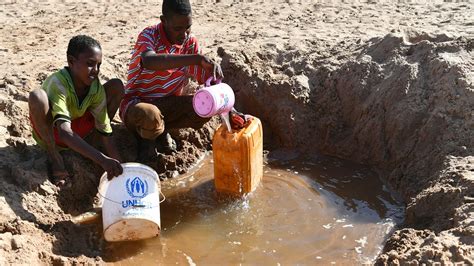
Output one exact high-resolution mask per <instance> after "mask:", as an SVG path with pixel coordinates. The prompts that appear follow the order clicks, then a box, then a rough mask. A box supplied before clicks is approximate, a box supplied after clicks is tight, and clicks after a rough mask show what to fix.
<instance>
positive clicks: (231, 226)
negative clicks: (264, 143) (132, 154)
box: [104, 153, 403, 265]
mask: <svg viewBox="0 0 474 266" xmlns="http://www.w3.org/2000/svg"><path fill="white" fill-rule="evenodd" d="M270 155H272V154H270ZM291 157H295V156H292V155H291V154H288V153H281V154H278V153H275V156H274V158H272V156H270V157H269V159H267V160H266V162H265V166H264V177H263V179H262V183H261V184H260V186H259V187H258V188H257V190H256V191H254V192H253V193H251V194H250V195H248V196H247V197H245V198H244V199H238V200H235V199H233V200H231V199H222V198H221V197H219V195H218V194H217V193H216V191H215V190H214V186H213V161H212V155H210V156H207V157H206V158H204V160H203V161H202V162H201V163H200V164H199V165H198V166H197V167H196V168H195V169H193V170H192V171H190V172H189V174H186V175H183V176H180V177H178V178H175V179H170V180H166V181H163V182H162V191H163V193H164V195H165V196H166V200H165V201H164V202H163V203H162V204H161V206H160V208H161V223H162V231H161V235H160V236H159V237H157V238H154V239H149V240H144V241H137V242H121V243H108V244H106V246H105V257H104V259H105V260H106V261H109V262H114V264H116V265H137V264H141V265H156V264H179V265H186V264H189V265H199V264H215V263H218V264H221V265H228V264H258V265H263V264H265V265H267V264H274V265H278V264H284V263H286V264H288V263H291V264H295V263H296V264H297V263H301V264H314V263H318V264H319V263H322V264H354V263H357V264H362V263H370V262H371V261H373V259H374V258H375V257H376V255H377V254H378V253H379V252H380V251H381V248H382V247H383V243H384V241H385V239H386V237H387V235H388V234H389V233H390V231H391V230H392V229H393V228H394V226H395V225H396V224H397V223H400V222H401V220H402V217H403V208H402V207H401V206H402V204H401V203H400V202H399V201H398V200H396V198H397V197H396V196H395V195H394V194H393V193H392V192H391V191H389V190H388V189H387V187H386V186H385V185H384V183H383V182H382V181H381V180H380V179H379V177H378V176H377V175H376V174H375V173H374V172H373V171H371V170H370V169H368V168H366V167H364V166H361V165H356V164H353V163H350V162H346V161H342V160H339V159H334V158H329V157H323V156H312V157H305V158H291Z"/></svg>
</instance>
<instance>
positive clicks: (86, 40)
mask: <svg viewBox="0 0 474 266" xmlns="http://www.w3.org/2000/svg"><path fill="white" fill-rule="evenodd" d="M94 47H97V48H99V49H102V47H100V43H99V42H98V41H97V40H95V39H94V38H92V37H90V36H87V35H77V36H74V37H72V38H71V40H69V44H68V46H67V55H71V56H73V57H76V58H77V57H78V56H79V54H80V53H82V52H85V51H86V50H87V49H91V48H94Z"/></svg>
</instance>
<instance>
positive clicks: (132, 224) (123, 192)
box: [99, 163, 161, 242]
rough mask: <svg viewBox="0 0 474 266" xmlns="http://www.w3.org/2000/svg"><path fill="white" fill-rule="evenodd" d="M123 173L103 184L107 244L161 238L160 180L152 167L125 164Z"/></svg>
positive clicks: (105, 180) (103, 212)
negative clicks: (108, 242)
mask: <svg viewBox="0 0 474 266" xmlns="http://www.w3.org/2000/svg"><path fill="white" fill-rule="evenodd" d="M122 167H123V173H122V174H121V175H120V176H117V177H114V178H113V179H112V180H108V179H107V173H104V174H103V175H102V177H101V180H100V185H99V195H100V196H101V197H102V199H101V201H102V222H103V225H104V238H105V240H107V241H110V242H113V241H130V240H139V239H145V238H151V237H155V236H157V235H159V234H160V228H161V221H160V194H161V188H160V179H159V178H158V174H157V173H156V172H155V171H154V170H153V169H152V168H150V167H148V166H146V165H143V164H139V163H123V164H122Z"/></svg>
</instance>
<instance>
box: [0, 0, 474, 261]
mask: <svg viewBox="0 0 474 266" xmlns="http://www.w3.org/2000/svg"><path fill="white" fill-rule="evenodd" d="M300 2H301V3H300ZM160 13H161V7H160V4H157V3H155V2H144V1H141V2H138V1H134V2H131V3H130V2H129V3H118V2H113V1H94V2H90V3H89V2H88V3H72V2H70V1H47V2H46V3H30V2H27V1H3V2H2V3H1V4H0V36H2V37H1V39H0V62H1V63H2V68H0V133H1V137H0V173H1V177H2V178H1V179H0V208H1V209H0V210H1V211H0V265H3V264H39V263H55V264H56V263H57V264H68V263H72V262H90V263H101V262H102V258H101V257H100V254H101V250H100V248H101V245H100V241H97V240H98V239H99V240H100V238H101V237H100V234H99V233H97V232H96V230H94V228H93V227H87V226H82V227H77V226H75V225H73V224H72V223H71V222H70V221H69V220H70V218H71V215H75V214H78V213H81V212H83V211H85V210H87V209H88V208H90V207H91V206H92V204H93V195H94V194H95V190H96V185H97V182H98V176H99V175H100V174H101V173H100V172H101V171H100V169H99V168H98V167H97V166H94V165H92V164H91V163H90V162H88V161H87V160H85V159H83V158H81V157H80V156H77V155H74V154H72V153H68V154H66V156H67V160H66V161H67V162H66V163H67V164H68V167H69V168H70V169H72V170H73V172H74V173H75V181H74V185H73V190H71V191H68V192H65V193H63V192H61V193H58V191H57V190H56V188H55V187H54V186H52V185H51V183H50V182H49V181H48V180H47V175H46V172H47V169H46V163H45V161H46V157H45V155H44V154H43V153H42V151H41V150H40V149H39V148H38V147H36V146H35V145H34V141H33V140H32V138H31V133H30V127H29V123H28V115H27V114H28V106H27V97H28V92H29V91H31V90H32V89H34V88H37V87H39V86H40V84H41V82H42V81H43V80H44V79H45V78H46V77H47V75H49V74H50V73H52V72H53V71H55V70H57V69H59V68H61V67H63V66H64V65H65V64H66V57H65V51H66V47H67V43H68V41H69V39H70V38H71V37H72V36H74V35H76V34H79V33H83V34H88V35H91V36H93V37H95V38H97V39H98V40H99V41H100V42H101V44H102V47H103V53H104V58H103V61H104V63H103V66H102V69H101V79H102V80H104V81H105V80H108V79H111V78H116V77H118V78H120V79H122V80H124V81H125V73H126V69H127V61H128V58H129V53H130V51H131V47H132V45H133V44H134V41H135V38H136V36H137V34H138V33H139V32H140V31H141V29H143V28H144V27H146V26H148V25H151V24H154V23H157V22H158V17H159V15H160ZM193 32H194V34H195V35H196V36H197V37H198V39H199V40H200V42H201V44H202V46H203V51H204V53H206V54H209V55H211V56H214V57H215V58H217V59H218V60H219V61H221V62H222V66H223V68H224V74H225V75H226V82H228V83H229V84H230V85H231V86H232V87H233V88H234V90H235V91H236V95H237V102H238V105H239V108H240V110H243V111H245V112H248V113H252V114H255V115H257V116H259V117H260V118H261V119H262V121H263V122H264V125H265V145H266V148H267V149H273V148H286V149H289V150H296V151H298V152H301V153H303V152H315V151H321V152H324V153H326V154H331V155H335V156H339V157H342V158H346V159H351V160H354V161H357V162H361V163H366V164H369V165H371V166H373V167H375V168H377V169H379V171H380V173H381V174H382V175H384V176H386V177H387V179H386V180H387V181H388V183H389V184H390V185H392V187H393V188H394V189H396V190H397V191H399V192H400V194H401V195H402V196H403V197H404V200H405V202H406V204H407V213H406V219H405V223H404V224H403V225H402V226H401V227H400V228H399V229H398V230H397V231H395V232H394V233H393V235H392V236H391V237H390V238H389V239H388V242H387V244H386V246H385V248H384V250H383V253H382V254H380V256H379V258H378V259H377V263H394V264H400V263H401V264H405V263H423V262H424V263H433V262H445V263H446V262H463V263H466V264H472V263H473V256H474V255H473V245H472V243H473V242H474V214H473V213H474V186H473V183H474V112H473V110H474V88H473V81H474V60H473V59H474V58H473V57H474V54H473V48H474V41H473V38H474V4H473V3H469V2H468V1H459V2H457V3H443V2H441V1H430V2H429V3H423V4H415V3H409V2H408V3H386V2H385V1H368V2H366V3H361V2H352V1H350V2H349V1H279V2H278V1H271V2H270V1H246V2H243V3H242V2H237V1H235V2H234V1H194V24H193ZM215 124H216V123H215V121H214V123H210V124H209V125H208V126H206V127H205V128H204V129H202V130H199V131H192V130H187V131H186V130H184V131H181V132H175V133H174V136H175V138H177V139H178V141H179V143H180V147H181V148H180V153H179V154H178V156H176V157H166V156H165V157H160V158H157V159H156V160H155V161H154V162H152V163H151V164H152V166H154V167H155V168H156V169H157V170H158V171H159V172H160V175H161V176H163V177H172V176H175V175H177V174H179V173H182V172H184V171H186V169H187V168H188V167H189V166H190V165H192V164H193V163H194V162H195V161H196V160H197V159H198V158H199V157H200V156H202V154H203V152H204V151H205V150H206V149H209V148H210V143H209V142H210V137H211V136H212V133H213V131H214V127H215ZM114 129H115V130H116V132H117V134H116V135H117V136H118V137H119V139H120V140H121V143H123V145H122V146H121V151H122V153H123V155H124V157H125V158H127V159H128V160H133V158H134V149H135V147H134V143H133V141H130V140H129V139H130V137H129V136H128V135H127V134H126V131H125V130H124V129H123V127H122V126H121V125H120V124H119V123H115V124H114Z"/></svg>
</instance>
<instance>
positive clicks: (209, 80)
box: [204, 76, 222, 87]
mask: <svg viewBox="0 0 474 266" xmlns="http://www.w3.org/2000/svg"><path fill="white" fill-rule="evenodd" d="M213 81H214V83H215V84H220V83H221V82H222V79H216V78H214V77H213V76H211V77H209V78H208V79H207V80H206V82H204V87H210V86H211V82H213Z"/></svg>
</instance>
